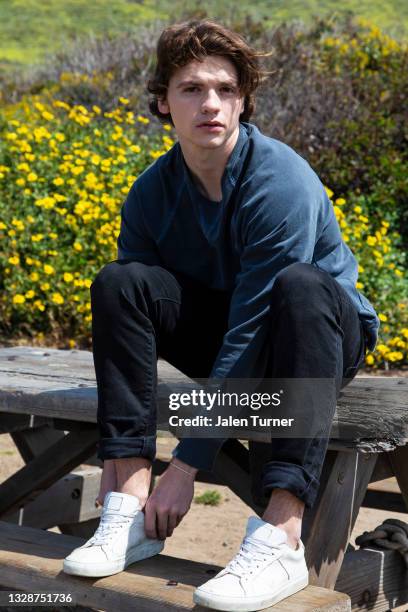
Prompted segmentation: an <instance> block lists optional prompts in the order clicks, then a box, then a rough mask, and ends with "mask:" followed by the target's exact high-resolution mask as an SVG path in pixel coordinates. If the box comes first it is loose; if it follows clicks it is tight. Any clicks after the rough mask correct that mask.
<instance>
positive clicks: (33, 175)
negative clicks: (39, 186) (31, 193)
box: [27, 172, 38, 183]
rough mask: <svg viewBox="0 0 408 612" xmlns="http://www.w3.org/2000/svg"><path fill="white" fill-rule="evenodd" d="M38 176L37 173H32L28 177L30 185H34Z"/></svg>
mask: <svg viewBox="0 0 408 612" xmlns="http://www.w3.org/2000/svg"><path fill="white" fill-rule="evenodd" d="M37 178H38V176H37V174H36V173H35V172H30V173H29V174H28V175H27V180H28V181H30V183H34V182H35V181H36V180H37Z"/></svg>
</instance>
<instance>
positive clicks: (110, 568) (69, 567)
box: [62, 540, 164, 578]
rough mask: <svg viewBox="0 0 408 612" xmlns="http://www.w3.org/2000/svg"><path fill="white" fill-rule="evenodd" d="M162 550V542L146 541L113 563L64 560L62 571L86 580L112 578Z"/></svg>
mask: <svg viewBox="0 0 408 612" xmlns="http://www.w3.org/2000/svg"><path fill="white" fill-rule="evenodd" d="M163 548H164V541H161V540H152V541H150V542H149V541H147V542H144V543H143V544H140V545H139V546H135V547H134V548H132V549H131V550H130V551H128V552H127V553H126V556H125V557H121V558H119V559H115V561H109V562H108V561H107V562H106V563H80V562H79V561H71V560H69V559H64V562H63V566H62V569H63V571H64V572H65V573H66V574H72V575H73V576H85V577H87V578H101V577H102V576H112V575H113V574H118V573H119V572H123V570H124V569H126V568H127V566H128V565H131V563H136V561H142V560H143V559H148V558H149V557H153V556H154V555H158V554H159V553H160V552H161V551H162V550H163Z"/></svg>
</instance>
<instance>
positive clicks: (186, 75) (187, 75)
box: [158, 55, 244, 149]
mask: <svg viewBox="0 0 408 612" xmlns="http://www.w3.org/2000/svg"><path fill="white" fill-rule="evenodd" d="M158 107H159V111H160V112H161V113H164V114H166V113H171V117H172V119H173V122H174V126H175V129H176V132H177V135H178V138H179V140H180V142H181V144H183V142H186V141H188V142H189V143H190V144H192V145H195V146H198V147H203V148H210V149H212V148H216V147H219V146H222V145H223V143H224V142H225V141H227V140H228V139H229V138H230V136H231V135H232V134H233V133H234V131H235V130H236V129H237V127H238V123H239V116H240V114H241V112H242V111H243V110H244V97H241V95H240V93H239V90H238V76H237V71H236V68H235V66H234V64H233V63H232V62H231V61H230V60H229V59H227V58H225V57H222V56H220V55H211V56H209V57H205V58H204V60H203V61H202V62H199V61H197V60H193V61H191V62H190V63H189V64H187V65H186V66H183V67H182V68H179V69H178V70H176V72H175V73H174V74H173V76H172V77H171V79H170V81H169V85H168V91H167V98H166V100H165V101H163V102H160V101H159V103H158ZM208 121H216V122H219V123H220V124H221V126H219V127H213V128H207V127H199V126H200V124H202V123H205V122H208Z"/></svg>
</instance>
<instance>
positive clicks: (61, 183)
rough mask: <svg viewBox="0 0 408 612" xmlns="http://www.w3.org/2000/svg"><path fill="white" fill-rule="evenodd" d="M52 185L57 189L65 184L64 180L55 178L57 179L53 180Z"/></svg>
mask: <svg viewBox="0 0 408 612" xmlns="http://www.w3.org/2000/svg"><path fill="white" fill-rule="evenodd" d="M52 182H53V183H54V185H56V186H57V187H59V186H60V185H63V184H64V183H65V181H64V179H63V178H61V177H60V176H57V178H55V179H54V180H53V181H52Z"/></svg>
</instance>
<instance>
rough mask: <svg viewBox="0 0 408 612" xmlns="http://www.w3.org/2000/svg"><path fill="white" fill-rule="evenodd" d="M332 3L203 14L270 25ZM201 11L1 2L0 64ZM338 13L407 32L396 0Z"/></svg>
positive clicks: (163, 4)
mask: <svg viewBox="0 0 408 612" xmlns="http://www.w3.org/2000/svg"><path fill="white" fill-rule="evenodd" d="M338 6H339V3H338V2H336V1H335V0H302V1H300V0H261V1H256V0H255V1H253V2H245V1H243V2H242V3H241V4H240V5H237V3H236V2H235V1H231V0H225V1H223V2H221V3H220V2H219V1H216V0H207V1H206V2H205V4H204V5H201V7H205V10H206V12H207V14H208V15H209V16H211V17H213V18H219V19H222V18H223V17H225V16H232V17H233V18H234V19H235V20H239V19H241V18H244V16H245V15H250V16H251V17H252V18H254V19H263V20H265V22H266V23H270V24H274V23H278V22H282V21H284V20H293V19H300V20H303V21H304V22H305V23H308V22H309V21H310V20H311V18H312V16H313V15H319V16H321V17H322V16H324V15H327V14H328V13H332V12H334V11H335V12H337V11H338ZM197 7H200V4H199V3H198V2H197V1H195V2H191V1H188V0H175V1H171V0H158V1H157V2H156V1H154V0H144V1H143V0H140V1H137V0H93V1H92V2H88V1H86V0H0V62H1V63H2V64H3V65H7V64H8V65H10V66H13V65H16V64H17V65H18V64H20V63H23V64H31V63H33V62H38V61H41V59H42V58H43V57H44V56H45V55H46V54H48V53H53V52H54V51H56V50H58V49H61V48H63V47H64V44H66V43H67V40H72V39H73V38H74V37H76V36H78V35H85V34H89V33H95V34H102V33H110V34H115V33H117V32H123V31H126V30H128V31H131V29H132V27H133V26H134V25H135V24H136V23H140V22H146V21H150V20H152V19H164V20H166V19H168V18H169V17H170V16H171V19H172V20H173V21H177V20H179V18H180V16H182V15H183V14H185V11H187V10H190V11H191V10H193V9H194V8H197ZM341 7H342V11H344V10H350V11H352V12H354V13H355V14H358V15H360V16H362V17H365V18H367V19H370V20H371V21H372V22H373V23H375V24H376V25H378V26H379V27H380V28H381V29H383V30H384V31H385V32H386V33H388V34H390V35H392V36H395V37H397V38H405V37H406V35H407V32H408V3H407V2H403V1H401V0H389V1H388V2H387V3H384V2H380V0H370V1H368V0H343V2H342V4H341Z"/></svg>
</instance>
